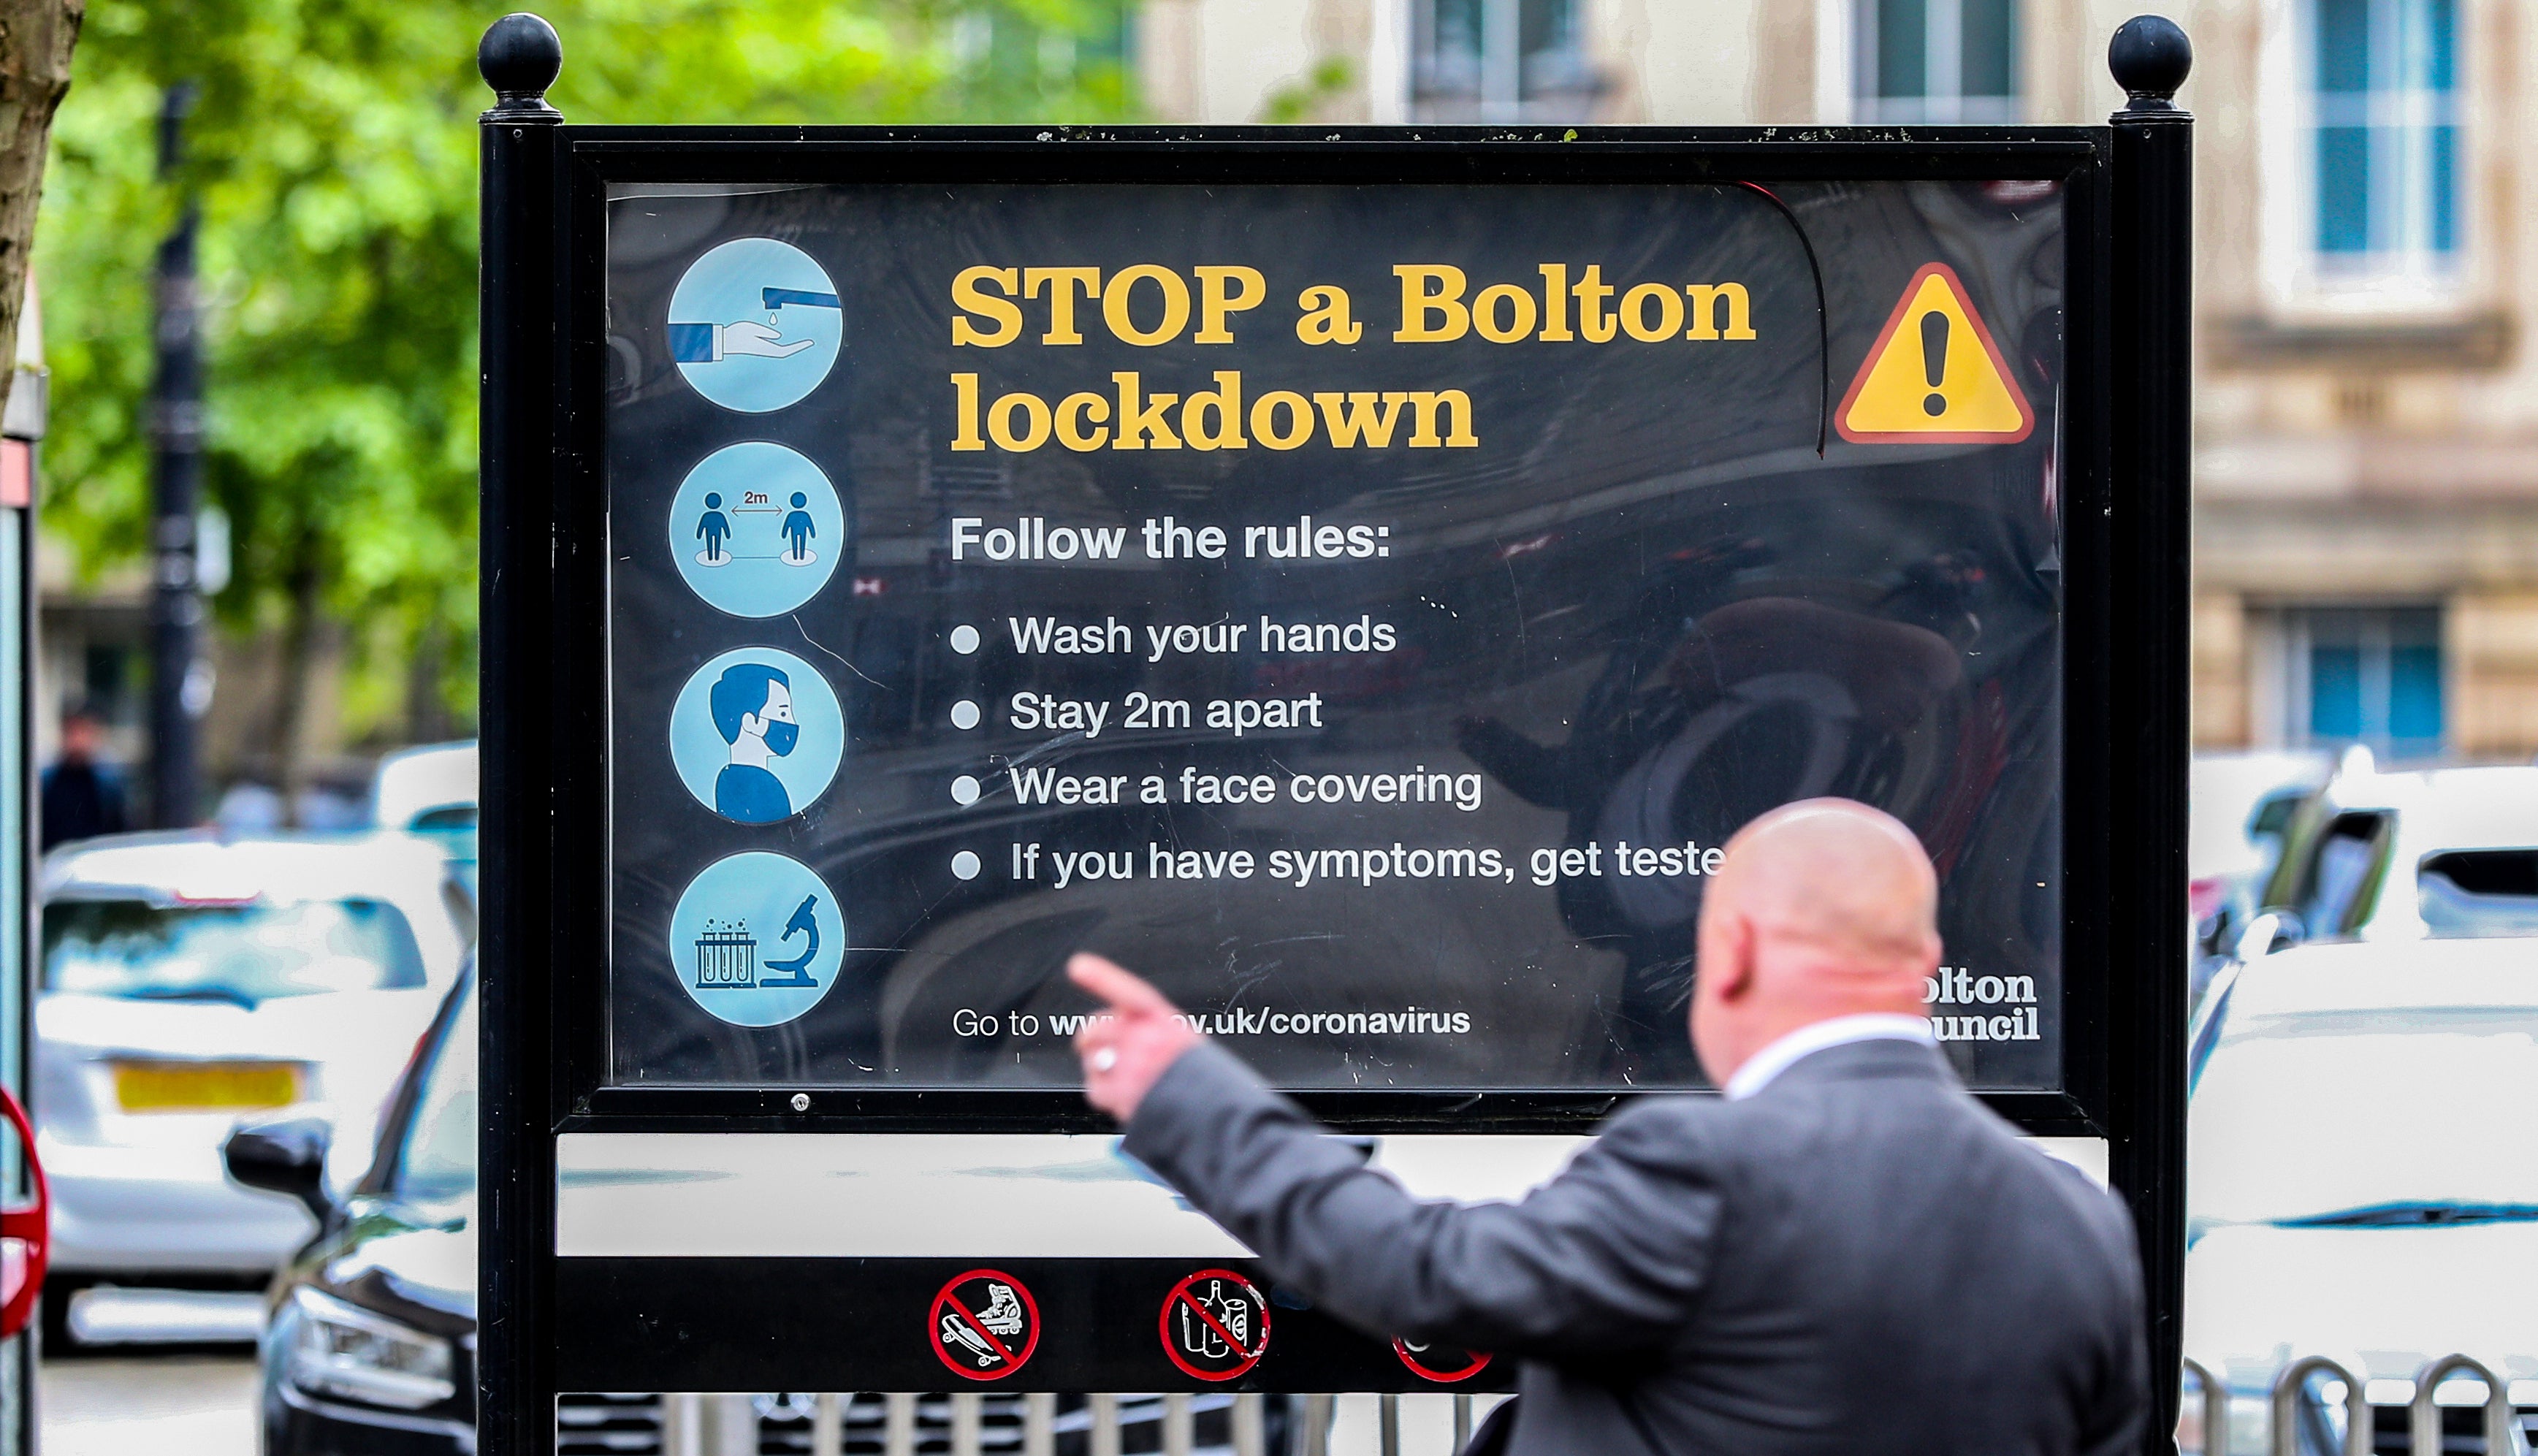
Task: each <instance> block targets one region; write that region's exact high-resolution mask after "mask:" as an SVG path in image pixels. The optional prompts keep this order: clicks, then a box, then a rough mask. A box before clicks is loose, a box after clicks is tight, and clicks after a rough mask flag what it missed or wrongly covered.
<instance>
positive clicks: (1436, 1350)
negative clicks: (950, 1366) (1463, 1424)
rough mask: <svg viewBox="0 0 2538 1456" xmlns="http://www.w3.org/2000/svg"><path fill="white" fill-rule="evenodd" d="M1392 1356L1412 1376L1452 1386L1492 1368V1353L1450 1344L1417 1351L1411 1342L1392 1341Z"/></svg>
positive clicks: (1431, 1346)
mask: <svg viewBox="0 0 2538 1456" xmlns="http://www.w3.org/2000/svg"><path fill="white" fill-rule="evenodd" d="M1392 1353H1393V1354H1394V1355H1396V1356H1398V1357H1400V1358H1401V1362H1402V1363H1403V1364H1405V1365H1408V1366H1409V1367H1410V1373H1411V1374H1413V1375H1416V1376H1418V1377H1419V1378H1420V1379H1422V1380H1434V1381H1436V1383H1437V1384H1439V1385H1452V1384H1455V1383H1456V1382H1458V1381H1463V1380H1469V1379H1471V1378H1472V1377H1473V1376H1474V1375H1477V1374H1479V1373H1481V1372H1482V1371H1483V1370H1486V1369H1488V1368H1489V1367H1490V1354H1489V1352H1488V1351H1486V1350H1464V1349H1461V1348H1460V1347H1457V1346H1451V1345H1430V1346H1425V1347H1422V1348H1421V1349H1419V1350H1417V1351H1415V1352H1414V1351H1413V1350H1412V1349H1411V1348H1410V1344H1409V1342H1408V1341H1405V1340H1395V1341H1393V1342H1392ZM1447 1357H1451V1358H1447Z"/></svg>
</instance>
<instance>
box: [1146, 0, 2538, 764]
mask: <svg viewBox="0 0 2538 1456" xmlns="http://www.w3.org/2000/svg"><path fill="white" fill-rule="evenodd" d="M2141 8H2143V7H2142V6H2141V5H2139V4H2138V3H2137V0H2119V3H2104V0H1145V3H1144V5H1143V7H1142V9H1141V11H1140V13H1139V15H1138V17H1137V59H1138V66H1139V71H1140V76H1141V80H1142V82H1143V85H1144V90H1145V96H1146V99H1147V103H1148V105H1149V106H1150V107H1151V108H1152V109H1153V110H1154V111H1155V112H1156V113H1157V114H1158V115H1159V116H1161V117H1163V118H1165V119H1170V120H1187V121H1209V122H1233V121H1257V120H1297V121H1325V122H1349V121H1367V122H1419V121H1435V122H1448V121H1485V122H1486V121H1500V122H1514V123H1544V122H1606V123H1667V124H1683V125H1692V124H1766V125H1781V124H1787V125H1804V124H1809V123H1838V122H1847V123H1863V124H1876V123H1889V124H1901V125H1918V124H1933V123H1948V122H2016V121H2035V122H2094V121H2102V120H2104V117H2105V115H2106V113H2107V112H2108V111H2109V110H2111V109H2113V108H2114V107H2115V106H2116V105H2118V104H2120V103H2121V101H2122V97H2121V96H2120V94H2119V93H2117V92H2116V90H2115V88H2114V86H2113V84H2112V83H2111V82H2110V81H2109V80H2108V79H2107V77H2106V69H2105V60H2104V56H2105V44H2106V38H2107V36H2108V35H2109V34H2111V33H2112V32H2113V30H2114V28H2115V27H2116V26H2117V25H2119V24H2121V23H2122V22H2123V20H2124V19H2125V18H2126V17H2128V16H2129V15H2132V14H2134V13H2136V12H2138V11H2139V10H2140V9H2141ZM2152 8H2154V9H2159V10H2161V11H2163V12H2164V13H2167V14H2169V15H2171V17H2172V18H2173V19H2175V20H2176V21H2177V22H2178V23H2180V24H2181V25H2183V26H2184V27H2185V29H2186V31H2187V33H2189V34H2190V35H2191V36H2192V37H2193V39H2194V44H2195V55H2196V59H2195V70H2194V76H2193V79H2192V80H2191V81H2190V82H2188V83H2187V86H2186V90H2185V91H2184V93H2183V94H2182V96H2181V97H2180V101H2181V102H2182V104H2184V105H2186V106H2188V107H2190V108H2191V109H2192V110H2193V111H2194V112H2195V113H2196V116H2197V118H2198V120H2199V126H2198V128H2197V139H2196V146H2197V149H2198V165H2199V191H2198V201H2197V206H2198V209H2199V216H2198V219H2197V238H2196V247H2197V275H2198V276H2197V298H2198V302H2197V308H2198V317H2197V351H2196V352H2197V364H2196V371H2197V378H2196V399H2197V410H2198V418H2197V451H2196V464H2195V560H2194V577H2195V605H2194V688H2195V693H2194V727H2195V737H2196V742H2197V744H2198V746H2199V747H2202V748H2207V749H2227V748H2237V747H2300V746H2309V745H2321V746H2340V745H2343V744H2348V743H2357V742H2358V743H2365V744H2369V745H2370V746H2371V748H2372V749H2373V750H2374V752H2376V753H2377V754H2378V755H2379V756H2380V757H2381V759H2382V760H2383V761H2386V760H2391V759H2393V760H2399V761H2415V760H2453V761H2456V760H2472V761H2494V760H2525V759H2527V758H2529V757H2531V755H2532V754H2533V752H2538V371H2533V365H2532V363H2531V361H2530V359H2529V356H2528V352H2527V351H2525V350H2522V349H2521V348H2520V347H2519V345H2520V342H2521V341H2522V340H2523V339H2525V338H2527V337H2528V335H2529V333H2530V326H2531V324H2532V322H2533V319H2532V316H2531V315H2532V311H2533V309H2538V283H2533V280H2538V269H2533V268H2532V267H2529V266H2525V265H2527V264H2529V263H2531V262H2533V261H2538V260H2533V259H2532V258H2531V257H2530V256H2529V255H2530V252H2531V249H2532V247H2533V240H2532V239H2531V238H2529V237H2526V236H2523V235H2522V234H2523V233H2524V232H2528V231H2529V230H2527V229H2526V228H2523V227H2522V226H2521V214H2520V210H2519V208H2518V205H2517V198H2518V195H2519V192H2520V190H2521V183H2520V179H2519V170H2520V160H2521V159H2522V158H2523V157H2524V156H2527V155H2529V154H2530V152H2531V149H2530V148H2529V147H2525V146H2523V145H2522V143H2523V142H2528V141H2538V91H2533V90H2532V83H2531V82H2530V81H2529V80H2527V79H2524V78H2527V77H2530V76H2532V75H2538V15H2533V13H2531V12H2530V11H2529V10H2528V9H2527V8H2526V7H2525V6H2522V5H2520V4H2517V3H2515V0H2200V3H2194V4H2184V5H2169V6H2156V7H2152ZM2524 62H2528V63H2531V64H2524Z"/></svg>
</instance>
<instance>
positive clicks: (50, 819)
mask: <svg viewBox="0 0 2538 1456" xmlns="http://www.w3.org/2000/svg"><path fill="white" fill-rule="evenodd" d="M104 748H105V723H104V721H103V720H102V719H100V718H99V717H98V715H97V714H96V713H95V712H94V711H92V710H90V709H89V708H87V707H85V706H74V707H73V708H71V710H70V711H68V712H66V713H64V714H62V756H61V757H60V758H59V759H57V760H55V761H54V762H53V766H51V767H50V768H47V769H45V770H44V775H43V782H42V803H41V816H40V819H41V829H40V837H41V839H42V843H43V847H44V848H45V849H47V850H49V849H51V848H52V847H53V846H54V845H56V844H68V843H70V842H71V841H72V840H74V839H94V838H96V837H97V836H98V835H100V834H120V833H122V832H123V831H124V829H125V828H126V827H127V826H126V825H125V823H124V814H123V779H122V776H121V775H120V774H117V773H116V772H115V771H114V767H113V765H112V764H110V763H107V762H105V761H104V760H103V759H102V758H100V753H101V752H102V751H103V749H104Z"/></svg>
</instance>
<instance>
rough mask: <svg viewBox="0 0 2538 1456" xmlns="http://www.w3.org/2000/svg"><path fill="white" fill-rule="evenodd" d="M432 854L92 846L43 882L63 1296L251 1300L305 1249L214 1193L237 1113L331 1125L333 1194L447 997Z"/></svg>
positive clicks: (49, 1084)
mask: <svg viewBox="0 0 2538 1456" xmlns="http://www.w3.org/2000/svg"><path fill="white" fill-rule="evenodd" d="M447 884H448V866H447V864H446V862H445V861H444V859H443V857H442V855H441V853H440V851H439V850H438V848H437V847H435V846H434V845H433V844H431V843H429V842H426V841H424V840H421V839H418V838H414V837H411V836H408V835H402V834H376V835H366V836H361V837H352V838H320V837H314V836H303V837H296V838H295V837H272V838H259V839H247V840H241V841H237V842H220V841H217V840H214V839H211V838H207V837H201V836H196V835H128V836H122V837H117V838H108V839H92V840H88V841H86V842H84V843H81V844H77V845H72V846H68V847H66V848H64V849H61V850H58V851H56V852H55V853H54V854H53V855H52V856H50V857H49V858H48V859H46V860H45V862H44V866H43V871H42V879H41V884H40V890H41V894H42V899H43V929H42V943H41V953H40V955H41V959H40V970H39V978H38V983H37V988H36V999H35V1019H34V1020H35V1077H34V1115H35V1122H36V1145H37V1148H38V1149H39V1151H40V1153H41V1156H42V1158H43V1163H44V1169H45V1171H46V1173H47V1174H48V1175H49V1177H50V1180H51V1184H52V1194H53V1221H52V1233H53V1244H52V1271H53V1273H54V1274H55V1275H56V1276H59V1277H61V1278H62V1280H63V1283H64V1288H65V1289H68V1288H75V1287H76V1286H77V1285H79V1284H83V1283H88V1282H93V1281H96V1280H99V1279H100V1278H101V1279H104V1280H106V1281H109V1282H112V1283H116V1284H121V1285H135V1284H140V1285H147V1284H149V1283H151V1282H152V1280H153V1277H167V1278H168V1282H169V1283H176V1284H182V1283H188V1282H191V1283H195V1284H200V1283H202V1282H203V1281H204V1280H205V1279H206V1278H213V1279H218V1278H220V1277H228V1278H231V1279H234V1280H236V1281H237V1282H239V1283H240V1284H241V1285H245V1284H249V1283H256V1284H260V1283H261V1282H262V1281H263V1280H264V1278H266V1277H267V1276H269V1275H270V1274H271V1273H272V1271H273V1270H274V1269H275V1268H276V1267H277V1266H279V1265H280V1264H281V1263H282V1262H283V1261H284V1260H285V1259H286V1258H287V1257H289V1255H290V1254H291V1252H292V1251H293V1250H294V1249H295V1248H297V1247H298V1246H299V1245H300V1244H301V1243H302V1242H304V1241H305V1240H306V1239H307V1238H308V1236H309V1235H310V1234H311V1233H312V1232H313V1231H314V1226H315V1225H314V1224H312V1223H311V1221H310V1219H309V1217H308V1215H307V1214H306V1213H305V1212H303V1211H302V1210H301V1209H299V1208H297V1207H295V1206H293V1205H292V1204H290V1203H288V1202H285V1201H283V1200H281V1199H276V1198H270V1197H266V1196H264V1195H261V1194H256V1193H250V1192H248V1191H247V1190H245V1189H243V1188H239V1187H237V1186H235V1185H234V1184H232V1183H230V1182H229V1181H228V1180H227V1179H226V1177H225V1176H224V1175H223V1170H222V1166H221V1157H220V1149H221V1143H222V1140H223V1139H224V1138H226V1137H227V1136H228V1134H229V1131H230V1128H231V1126H232V1125H233V1124H234V1123H235V1122H236V1121H237V1119H238V1118H239V1116H240V1115H241V1114H244V1113H249V1112H254V1111H259V1110H263V1109H270V1108H274V1107H281V1106H286V1105H296V1104H311V1106H312V1110H313V1111H315V1112H317V1113H318V1114H319V1115H323V1116H326V1117H328V1118H329V1119H331V1120H332V1121H333V1122H334V1124H335V1127H336V1136H335V1140H334V1147H335V1148H336V1149H337V1150H338V1152H339V1154H340V1155H341V1161H342V1162H343V1164H344V1166H343V1167H342V1168H340V1169H339V1170H338V1171H339V1172H341V1173H342V1175H343V1181H349V1179H350V1178H351V1177H353V1176H355V1175H358V1173H359V1171H360V1165H361V1164H363V1163H365V1162H367V1158H368V1155H369V1144H370V1138H371V1134H372V1131H373V1129H374V1126H375V1123H376V1119H377V1116H378V1114H379V1110H380V1107H381V1105H382V1103H383V1102H384V1100H385V1098H386V1096H387V1093H388V1092H389V1090H390V1088H391V1086H392V1085H393V1084H394V1082H395V1080H396V1078H397V1075H398V1073H399V1072H400V1070H401V1069H402V1068H403V1066H404V1064H405V1062H406V1059H407V1057H408V1055H409V1054H410V1053H411V1052H412V1050H413V1047H414V1045H415V1041H416V1038H417V1037H418V1036H420V1035H421V1034H422V1032H423V1030H424V1028H425V1027H426V1026H428V1025H429V1024H430V1022H431V1020H432V1016H433V1012H434V1008H435V1007H437V1006H438V1005H439V1004H440V1002H441V1000H442V999H443V998H444V997H445V996H446V995H447V993H448V990H449V988H450V986H451V985H452V984H453V983H454V982H455V981H456V979H457V975H458V968H459V961H460V959H461V956H462V955H463V950H464V948H463V945H462V942H461V937H460V932H459V927H458V923H457V922H456V921H455V920H454V919H453V915H452V897H451V893H450V892H449V890H448V889H447Z"/></svg>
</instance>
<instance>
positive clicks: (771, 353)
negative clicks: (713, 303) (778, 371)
mask: <svg viewBox="0 0 2538 1456" xmlns="http://www.w3.org/2000/svg"><path fill="white" fill-rule="evenodd" d="M812 343H813V341H812V340H809V339H796V340H794V341H793V342H792V343H790V344H787V343H784V342H783V341H782V339H781V338H780V337H779V334H778V331H777V330H775V329H771V328H768V326H767V325H765V324H763V323H754V322H752V321H750V320H748V319H742V320H741V321H740V322H738V323H727V324H724V325H723V326H722V352H723V354H724V355H725V357H729V356H731V355H735V354H753V355H756V356H758V357H759V358H761V359H791V358H792V357H793V356H794V355H797V354H799V353H801V352H802V351H803V350H805V349H808V348H810V347H811V345H812Z"/></svg>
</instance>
